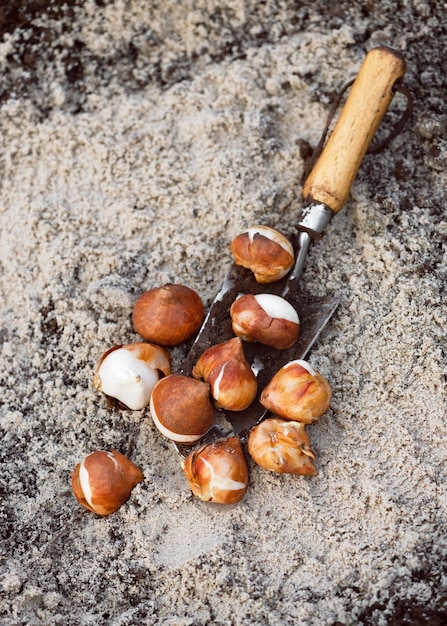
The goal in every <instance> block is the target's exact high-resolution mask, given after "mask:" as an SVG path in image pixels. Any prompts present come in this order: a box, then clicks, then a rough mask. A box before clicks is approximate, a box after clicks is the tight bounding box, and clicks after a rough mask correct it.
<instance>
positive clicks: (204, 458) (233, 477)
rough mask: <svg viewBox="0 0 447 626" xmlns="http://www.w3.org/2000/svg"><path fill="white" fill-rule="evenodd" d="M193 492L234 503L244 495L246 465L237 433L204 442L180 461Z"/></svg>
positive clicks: (246, 480)
mask: <svg viewBox="0 0 447 626" xmlns="http://www.w3.org/2000/svg"><path fill="white" fill-rule="evenodd" d="M183 471H184V472H185V475H186V478H187V480H188V484H189V486H190V488H191V491H192V492H193V494H194V495H195V496H196V497H197V498H199V499H200V500H203V501H205V502H215V503H217V504H235V503H236V502H239V501H240V500H241V499H242V498H243V497H244V495H245V493H246V491H247V486H248V468H247V462H246V460H245V457H244V453H243V450H242V445H241V441H240V439H239V437H229V438H228V439H224V440H218V441H215V442H213V443H209V444H204V445H203V446H200V447H199V448H198V449H197V450H194V451H193V452H191V453H190V454H189V455H188V456H187V458H186V459H185V461H184V463H183Z"/></svg>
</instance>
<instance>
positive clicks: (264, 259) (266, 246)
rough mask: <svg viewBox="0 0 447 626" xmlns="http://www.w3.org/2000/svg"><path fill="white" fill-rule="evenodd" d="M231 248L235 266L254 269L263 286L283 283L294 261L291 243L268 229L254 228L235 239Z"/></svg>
mask: <svg viewBox="0 0 447 626" xmlns="http://www.w3.org/2000/svg"><path fill="white" fill-rule="evenodd" d="M230 249H231V252H232V254H233V258H234V262H235V263H236V265H241V266H242V267H245V268H247V269H249V270H251V271H252V272H253V274H254V277H255V279H256V281H257V282H258V283H261V284H268V283H273V282H276V281H277V280H280V279H281V278H283V277H284V276H285V275H286V274H287V272H289V270H290V269H291V267H292V265H293V262H294V251H293V247H292V244H291V243H290V241H289V240H288V239H287V238H286V237H285V236H284V235H283V234H282V233H280V232H279V231H277V230H275V229H274V228H270V227H269V226H261V225H257V226H252V227H251V228H249V229H248V230H246V231H245V232H243V233H241V234H240V235H238V236H237V237H235V239H233V241H232V242H231V245H230Z"/></svg>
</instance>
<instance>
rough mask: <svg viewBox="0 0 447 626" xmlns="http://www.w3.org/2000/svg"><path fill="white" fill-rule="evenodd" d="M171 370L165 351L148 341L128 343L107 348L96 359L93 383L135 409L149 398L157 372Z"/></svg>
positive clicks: (167, 372)
mask: <svg viewBox="0 0 447 626" xmlns="http://www.w3.org/2000/svg"><path fill="white" fill-rule="evenodd" d="M170 373H171V364H170V357H169V353H168V352H167V350H166V349H165V348H162V347H160V346H155V345H153V344H149V343H142V342H137V343H131V344H128V345H125V346H116V347H114V348H111V349H110V350H108V351H107V352H106V353H105V354H104V355H103V356H102V357H101V359H100V361H99V363H98V365H97V368H96V372H95V375H94V377H93V386H94V387H95V389H98V390H99V391H102V392H103V393H104V394H106V395H107V396H110V397H111V398H116V399H117V400H119V401H120V402H121V403H122V404H123V405H125V406H126V407H128V408H129V409H132V410H134V411H138V410H139V409H142V408H144V407H145V406H147V405H148V404H149V399H150V396H151V393H152V390H153V388H154V386H155V383H156V382H157V381H158V380H159V378H160V374H163V375H165V376H167V375H168V374H170Z"/></svg>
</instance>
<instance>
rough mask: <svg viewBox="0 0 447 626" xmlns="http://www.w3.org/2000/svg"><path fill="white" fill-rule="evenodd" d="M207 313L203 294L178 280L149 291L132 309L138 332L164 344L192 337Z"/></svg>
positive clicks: (178, 342)
mask: <svg viewBox="0 0 447 626" xmlns="http://www.w3.org/2000/svg"><path fill="white" fill-rule="evenodd" d="M204 317H205V309H204V307H203V303H202V300H201V299H200V296H199V295H198V294H197V293H196V292H195V291H194V290H193V289H190V288H189V287H185V286H184V285H175V284H168V285H164V286H163V287H155V288H154V289H150V290H149V291H146V292H145V293H143V294H142V295H141V296H140V297H139V298H138V300H137V301H136V302H135V305H134V307H133V312H132V320H133V325H134V328H135V330H136V331H137V333H138V334H139V335H141V337H143V339H146V340H147V341H151V342H153V343H156V344H159V345H161V346H176V345H178V344H180V343H182V342H183V341H186V340H187V339H189V338H190V337H192V336H193V335H194V334H195V333H196V332H197V331H198V330H199V328H200V326H201V324H202V321H203V319H204Z"/></svg>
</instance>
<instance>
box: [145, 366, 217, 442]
mask: <svg viewBox="0 0 447 626" xmlns="http://www.w3.org/2000/svg"><path fill="white" fill-rule="evenodd" d="M149 406H150V412H151V417H152V419H153V421H154V424H155V426H156V427H157V428H158V430H159V431H160V432H161V434H162V435H164V436H165V437H167V438H168V439H171V440H172V441H176V442H177V443H182V444H185V445H188V444H193V443H195V442H196V441H199V439H202V437H203V436H204V435H205V434H206V432H207V431H208V430H209V429H210V428H211V426H212V425H213V422H214V409H213V406H212V404H211V402H210V386H209V384H208V383H205V382H203V381H201V380H196V379H194V378H189V377H188V376H182V375H181V374H171V375H170V376H167V377H166V378H162V379H161V380H160V381H159V382H158V383H157V384H156V385H155V387H154V389H153V391H152V395H151V399H150V405H149Z"/></svg>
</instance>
